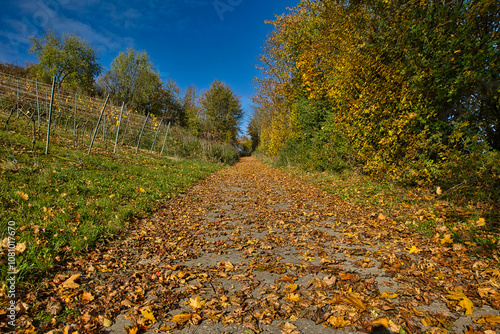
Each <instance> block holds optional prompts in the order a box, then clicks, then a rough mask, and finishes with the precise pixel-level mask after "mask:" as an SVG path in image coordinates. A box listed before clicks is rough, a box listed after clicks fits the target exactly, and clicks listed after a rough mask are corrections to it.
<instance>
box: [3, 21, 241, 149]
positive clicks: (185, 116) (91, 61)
mask: <svg viewBox="0 0 500 334" xmlns="http://www.w3.org/2000/svg"><path fill="white" fill-rule="evenodd" d="M29 52H30V53H32V54H33V55H34V56H35V57H36V59H37V62H36V63H31V64H30V63H28V64H26V65H25V66H24V67H23V66H19V65H16V64H7V63H1V62H0V70H2V71H3V72H6V73H9V74H11V75H14V76H19V77H29V78H33V79H34V78H36V79H38V80H40V81H42V82H44V83H47V84H51V83H52V82H53V81H54V84H55V85H56V88H57V89H65V90H72V91H78V92H80V93H85V94H87V95H91V96H98V97H101V98H105V97H106V96H107V95H108V94H109V95H110V99H111V100H112V101H113V103H114V104H115V105H121V104H122V103H125V104H126V106H127V108H128V109H129V110H133V111H136V112H138V113H141V114H148V113H151V114H153V115H156V116H158V117H162V118H164V119H166V120H168V121H171V122H174V123H175V124H177V125H179V126H181V127H184V128H187V129H188V130H189V131H190V132H191V133H193V134H195V135H197V136H200V137H204V138H207V139H211V140H216V141H223V142H226V143H231V144H241V143H240V142H241V138H238V132H239V127H240V121H241V119H242V117H243V110H242V106H241V101H240V97H239V96H238V95H236V94H235V93H234V92H233V90H232V89H231V87H229V85H227V84H225V83H223V82H221V81H219V80H215V81H214V82H213V83H212V85H211V87H210V88H209V89H208V90H203V91H199V90H198V89H197V88H196V87H195V86H194V85H191V86H189V87H188V88H187V89H186V91H185V92H184V93H183V94H182V93H181V90H180V88H179V87H178V86H177V84H176V82H175V81H174V80H172V79H166V80H163V79H162V78H161V77H160V75H159V73H158V72H156V71H155V67H154V64H153V63H152V61H151V60H150V58H149V55H148V54H147V52H146V51H136V50H134V49H128V50H126V51H125V52H120V53H119V55H118V56H117V57H116V58H115V59H114V60H113V62H112V63H111V66H110V69H109V70H104V69H103V67H102V65H101V64H100V62H99V54H98V51H97V49H96V48H95V47H93V46H92V45H91V44H89V43H88V42H86V41H83V40H82V39H81V38H80V37H79V36H77V35H73V34H64V35H62V36H60V35H57V34H56V33H55V32H54V31H51V30H48V31H47V32H46V33H45V35H44V36H42V37H40V38H36V37H32V38H31V46H30V48H29ZM247 145H248V144H247ZM240 146H241V145H240Z"/></svg>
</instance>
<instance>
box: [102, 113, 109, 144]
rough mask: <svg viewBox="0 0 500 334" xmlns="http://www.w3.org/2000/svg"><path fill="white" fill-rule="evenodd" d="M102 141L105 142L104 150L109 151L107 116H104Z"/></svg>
mask: <svg viewBox="0 0 500 334" xmlns="http://www.w3.org/2000/svg"><path fill="white" fill-rule="evenodd" d="M103 116H104V115H103ZM102 140H103V141H104V148H105V149H107V148H108V145H107V143H106V116H104V118H103V119H102Z"/></svg>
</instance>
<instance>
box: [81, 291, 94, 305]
mask: <svg viewBox="0 0 500 334" xmlns="http://www.w3.org/2000/svg"><path fill="white" fill-rule="evenodd" d="M93 300H94V296H92V294H91V293H90V292H83V293H82V294H81V295H80V301H81V302H82V303H84V304H87V303H90V302H91V301H93Z"/></svg>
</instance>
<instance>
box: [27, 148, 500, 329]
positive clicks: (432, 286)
mask: <svg viewBox="0 0 500 334" xmlns="http://www.w3.org/2000/svg"><path fill="white" fill-rule="evenodd" d="M499 279H500V271H499V270H498V268H491V267H488V265H487V264H486V263H485V262H484V261H481V260H479V259H474V258H471V257H469V256H468V255H467V254H466V252H465V249H464V247H463V246H460V245H453V244H452V243H450V242H448V241H447V240H444V241H443V239H441V240H440V239H428V238H423V237H420V236H418V235H415V234H414V233H413V232H411V231H410V230H408V229H407V228H406V226H405V225H404V224H403V225H401V224H398V223H395V222H391V221H390V220H388V219H386V217H384V216H383V215H382V214H380V215H378V214H373V213H370V212H368V211H366V210H364V209H363V208H360V207H355V206H353V205H352V204H350V205H347V204H346V203H345V202H343V201H340V200H339V199H337V198H336V197H333V196H331V195H328V194H326V193H325V192H323V191H321V190H318V189H317V188H315V187H313V186H311V185H308V184H306V183H303V182H300V181H298V180H297V179H295V178H293V177H291V176H290V175H288V174H285V173H283V172H281V171H278V170H275V169H273V168H270V167H268V166H266V165H264V164H261V163H260V162H258V161H257V160H255V159H253V158H243V159H242V160H241V161H240V162H239V163H237V164H236V165H234V166H233V167H232V168H229V169H224V170H222V171H220V172H217V173H215V174H213V175H211V176H210V177H208V178H207V179H205V180H204V181H202V182H199V183H197V184H196V185H195V186H192V187H191V188H189V189H188V190H187V191H186V192H185V193H184V194H181V195H178V196H177V197H175V198H174V199H172V200H170V201H168V202H166V203H165V206H164V207H163V208H162V209H161V210H159V211H158V212H156V213H155V214H154V215H153V216H151V217H149V218H148V219H146V220H141V221H137V222H136V224H131V225H130V226H129V229H128V230H127V232H126V233H124V234H123V235H121V236H119V237H117V238H116V239H115V240H113V241H110V242H109V243H108V244H106V245H104V246H100V247H99V248H97V249H95V250H94V251H92V252H91V253H89V254H87V255H86V256H85V257H84V258H81V259H78V260H75V261H73V262H71V263H68V264H67V266H66V268H65V270H64V271H61V273H60V274H58V275H56V276H55V277H51V278H49V279H46V280H45V281H44V282H43V283H42V284H41V285H40V286H39V288H38V289H36V290H34V291H30V292H28V293H26V294H25V295H24V297H23V300H22V302H23V304H22V305H24V306H25V307H26V309H24V307H23V309H22V310H21V312H20V314H19V318H18V325H19V326H20V327H19V329H21V327H23V328H31V329H32V330H35V329H36V330H39V331H40V332H50V331H51V330H53V331H54V333H56V332H58V331H64V332H65V333H73V332H74V331H78V332H79V333H92V332H102V331H106V332H108V333H143V332H148V333H156V332H160V333H246V334H250V333H254V332H255V333H259V332H260V333H335V332H336V331H338V332H348V333H354V332H367V331H369V330H370V329H371V327H372V326H373V325H374V324H375V323H382V324H384V325H386V326H389V327H390V328H391V329H392V330H393V331H395V332H398V331H399V332H400V333H403V331H404V332H406V333H420V332H426V331H428V332H430V333H463V332H468V333H487V334H492V333H495V331H496V332H497V333H498V332H499V330H500V312H499V309H500V293H499V292H498V287H499V284H500V281H499ZM51 319H52V320H51Z"/></svg>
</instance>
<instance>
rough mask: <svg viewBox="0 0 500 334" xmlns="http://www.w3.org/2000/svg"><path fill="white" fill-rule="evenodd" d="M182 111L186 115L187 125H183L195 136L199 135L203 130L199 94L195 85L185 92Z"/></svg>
mask: <svg viewBox="0 0 500 334" xmlns="http://www.w3.org/2000/svg"><path fill="white" fill-rule="evenodd" d="M182 109H183V110H184V115H185V124H183V125H185V126H187V127H188V128H189V129H190V130H191V132H192V133H193V134H195V135H198V134H199V133H200V131H201V130H202V122H201V117H200V106H199V103H198V93H197V90H196V87H195V86H194V85H190V86H188V88H187V89H186V91H185V92H184V98H183V99H182Z"/></svg>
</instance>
